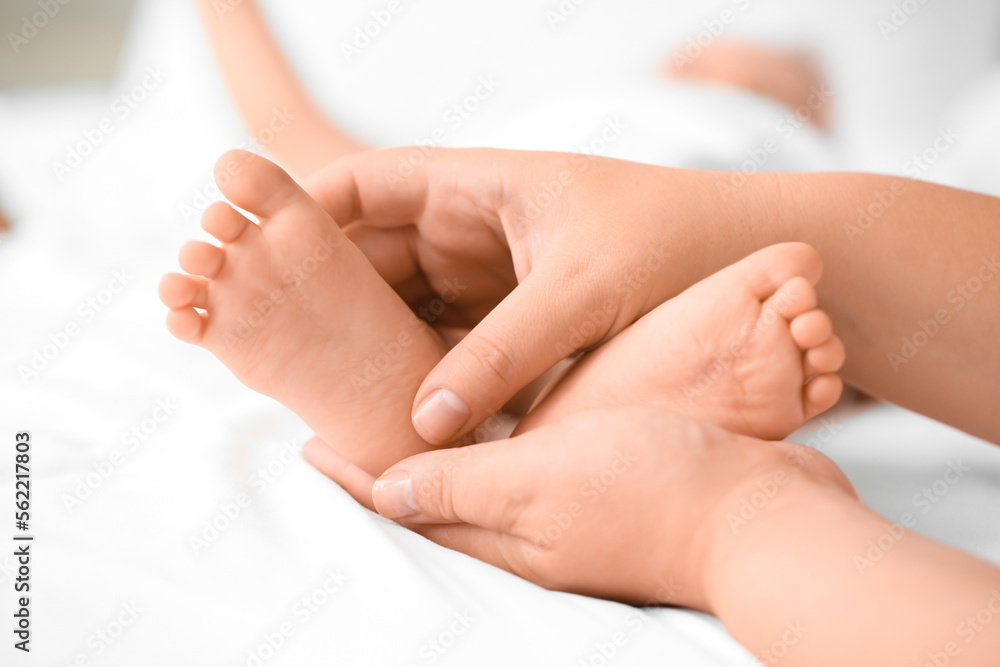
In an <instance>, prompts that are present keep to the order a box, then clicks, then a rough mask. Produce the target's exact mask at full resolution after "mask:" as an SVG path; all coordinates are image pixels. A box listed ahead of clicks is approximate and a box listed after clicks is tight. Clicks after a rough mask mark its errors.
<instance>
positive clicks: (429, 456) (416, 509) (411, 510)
mask: <svg viewBox="0 0 1000 667" xmlns="http://www.w3.org/2000/svg"><path fill="white" fill-rule="evenodd" d="M550 431H551V429H550V428H548V427H543V428H540V429H537V430H535V431H532V432H531V433H528V434H525V435H524V436H519V437H517V438H512V439H510V440H505V441H500V442H491V443H484V444H481V445H469V446H468V447H459V448H455V449H442V450H439V451H434V452H424V453H422V454H417V455H415V456H411V457H410V458H408V459H404V460H403V461H400V462H399V463H397V464H396V465H394V466H393V467H392V468H390V469H389V470H387V471H386V472H385V473H383V474H382V476H381V477H379V478H378V479H377V480H376V481H375V484H374V486H373V487H372V499H373V501H374V503H375V509H376V510H377V511H378V513H379V514H381V515H382V516H384V517H386V518H388V519H395V520H401V521H403V522H405V523H416V524H441V523H467V524H472V525H474V526H480V527H482V528H486V529H488V530H491V531H496V532H500V533H509V532H510V530H511V528H512V527H513V525H514V524H515V523H516V521H517V518H518V516H517V510H518V508H524V507H527V506H528V505H529V504H530V501H531V499H532V498H533V496H534V494H535V493H536V490H537V489H538V488H539V485H538V484H537V481H536V480H535V479H534V471H535V470H545V467H544V466H541V465H534V464H535V463H536V459H538V458H539V457H540V456H541V455H542V450H544V447H539V446H538V444H539V442H538V439H539V438H540V437H541V438H545V437H547V438H548V439H550V440H551V439H553V437H556V436H554V435H553V434H552V433H551V432H550ZM529 441H530V442H529ZM538 463H540V461H539V462H538Z"/></svg>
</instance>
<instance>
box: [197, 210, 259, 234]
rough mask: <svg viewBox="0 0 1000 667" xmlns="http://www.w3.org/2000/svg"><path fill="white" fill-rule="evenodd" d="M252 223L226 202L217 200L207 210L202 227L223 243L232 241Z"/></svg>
mask: <svg viewBox="0 0 1000 667" xmlns="http://www.w3.org/2000/svg"><path fill="white" fill-rule="evenodd" d="M250 224H252V223H251V222H250V221H249V220H247V219H246V217H245V216H243V215H242V214H240V213H239V212H238V211H236V210H235V209H234V208H233V207H232V206H230V205H229V204H227V203H225V202H216V203H214V204H212V205H211V206H209V207H208V209H206V210H205V214H204V215H203V216H202V217H201V228H202V229H204V230H205V231H206V232H208V233H209V234H211V235H212V236H214V237H215V238H217V239H219V240H220V241H222V242H223V243H232V242H233V241H235V240H236V239H238V238H239V237H240V235H241V234H242V233H243V232H244V230H246V228H247V225H250Z"/></svg>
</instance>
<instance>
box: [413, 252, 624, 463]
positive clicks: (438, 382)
mask: <svg viewBox="0 0 1000 667" xmlns="http://www.w3.org/2000/svg"><path fill="white" fill-rule="evenodd" d="M583 282H584V283H585V284H586V283H588V282H591V281H590V280H589V279H587V280H583ZM566 284H567V281H566V279H565V277H563V276H562V275H557V274H555V273H554V272H552V271H546V272H543V271H541V270H538V269H536V270H535V271H533V272H532V273H531V274H529V275H528V277H527V278H525V279H524V281H523V282H522V283H521V284H520V285H518V286H517V287H516V288H514V290H513V291H512V292H511V293H510V294H509V295H507V297H506V298H505V299H504V300H503V301H501V302H500V304H499V305H497V307H496V308H494V309H493V311H492V312H490V313H489V314H488V315H487V316H486V317H485V318H483V320H482V321H481V322H480V323H479V324H478V325H477V326H476V327H475V328H474V329H473V330H472V331H470V332H469V334H468V335H467V336H466V337H465V338H464V339H463V340H462V341H461V342H459V343H458V344H457V345H456V346H455V347H454V348H453V349H452V350H451V351H450V352H448V354H446V355H445V357H444V358H443V359H442V360H441V361H440V362H439V363H438V365H437V366H436V367H435V368H434V369H433V370H432V371H431V372H430V373H429V374H428V375H427V377H426V378H425V379H424V381H423V383H422V384H421V386H420V389H419V391H417V394H416V398H415V400H414V406H415V407H414V410H413V426H414V428H415V429H416V431H417V433H419V434H420V437H422V438H423V439H424V440H426V441H427V442H429V443H431V444H436V445H445V444H449V443H451V442H454V441H455V440H457V439H458V438H460V437H461V436H463V435H465V434H466V433H468V432H469V431H470V430H472V429H473V428H475V427H476V426H477V425H479V424H480V423H482V422H483V420H485V419H486V418H487V417H489V416H490V415H492V414H493V413H495V412H496V411H497V410H498V409H500V407H501V406H503V405H504V404H505V403H507V401H509V400H510V399H511V398H512V397H513V396H514V395H515V394H516V393H517V392H518V391H520V390H521V389H522V388H524V387H525V386H527V385H528V384H529V383H530V382H531V381H533V380H535V379H536V378H538V377H539V376H541V375H542V374H543V373H545V372H546V371H548V370H549V369H550V368H552V367H553V366H555V365H556V364H557V363H558V362H559V361H561V360H563V359H565V358H566V357H568V356H570V355H572V354H574V353H575V352H577V351H578V350H580V349H582V348H586V347H590V346H591V345H593V344H595V343H597V342H599V341H600V340H602V339H603V338H604V337H605V336H606V335H607V334H608V333H609V332H610V331H611V328H612V326H613V324H614V322H615V321H616V319H617V316H618V308H619V306H618V302H616V301H611V300H610V299H602V297H600V296H598V295H596V294H594V295H593V296H591V295H589V294H587V295H584V296H580V295H579V292H577V293H576V294H571V293H569V294H568V293H566V292H565V291H563V290H561V289H559V287H560V286H563V285H566ZM599 302H600V303H599Z"/></svg>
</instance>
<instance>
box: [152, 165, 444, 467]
mask: <svg viewBox="0 0 1000 667" xmlns="http://www.w3.org/2000/svg"><path fill="white" fill-rule="evenodd" d="M216 178H217V180H218V182H219V188H220V189H221V190H222V193H223V194H224V195H225V196H226V197H227V198H228V199H229V201H231V202H233V204H235V205H236V206H239V207H240V208H242V209H244V210H246V211H249V212H250V213H252V214H254V215H255V216H256V217H257V219H258V220H259V221H260V224H255V223H253V222H251V221H250V220H248V219H247V218H246V217H244V216H243V215H241V214H239V213H237V212H236V211H235V210H234V209H233V208H231V207H230V206H228V205H227V204H224V203H219V204H215V205H213V206H212V207H210V208H209V209H208V210H207V211H206V212H205V215H204V217H203V218H202V227H203V228H204V229H205V230H206V231H207V232H208V233H210V234H211V235H212V236H214V237H215V238H216V239H218V240H219V241H220V242H222V247H221V248H220V247H217V246H214V245H212V244H209V243H204V242H200V241H192V242H189V243H187V244H186V245H185V246H184V247H183V248H182V249H181V252H180V265H181V268H182V269H184V270H185V271H187V272H188V273H189V274H191V275H181V274H176V273H172V274H168V275H166V276H164V277H163V280H162V282H161V283H160V298H161V300H162V301H163V303H164V304H166V305H167V306H168V307H169V308H171V311H170V313H168V315H167V328H168V329H169V330H170V332H171V333H172V334H173V335H174V336H176V337H177V338H179V339H181V340H183V341H186V342H188V343H193V344H195V345H200V346H201V347H204V348H206V349H207V350H209V351H210V352H212V354H214V355H215V356H216V357H218V359H219V361H221V362H222V363H223V364H225V365H226V367H228V368H229V369H230V370H231V371H232V372H233V374H234V375H236V377H237V378H239V379H240V381H242V382H243V383H244V384H246V385H247V386H248V387H250V388H251V389H254V390H256V391H259V392H261V393H263V394H266V395H268V396H270V397H272V398H274V399H276V400H278V401H279V402H281V403H282V404H284V405H285V406H286V407H287V408H289V409H290V410H292V411H293V412H295V413H296V414H297V415H299V417H301V418H302V419H303V420H304V421H305V422H306V423H307V424H308V425H309V426H310V427H311V428H312V429H313V430H315V432H316V434H317V435H318V436H320V437H321V438H322V439H323V440H324V441H325V442H326V443H327V444H328V445H330V446H331V447H333V448H334V449H335V450H336V451H337V452H339V453H341V454H343V455H344V456H346V457H348V458H349V459H350V460H351V461H353V462H354V463H355V464H357V465H358V466H359V467H361V468H362V469H364V470H366V471H368V472H370V473H372V474H375V475H378V474H380V473H381V472H382V471H383V470H385V469H386V468H388V467H389V466H390V465H392V464H393V463H396V462H397V461H399V460H400V459H402V458H404V457H406V456H409V455H411V454H415V453H417V452H421V451H425V450H427V449H430V447H429V446H428V445H427V444H426V443H425V442H424V441H423V440H422V439H421V438H420V437H419V436H418V435H417V434H416V432H415V431H414V430H413V426H412V425H411V423H410V406H411V405H412V403H413V398H414V396H415V395H416V391H417V388H418V387H419V385H420V382H421V381H422V380H423V378H424V377H425V376H426V375H427V373H428V372H429V371H430V370H431V368H433V367H434V365H435V364H436V363H437V362H438V361H439V360H440V359H441V357H442V356H443V355H444V347H443V345H442V343H441V341H440V339H439V338H438V337H437V335H436V334H434V333H433V332H432V331H431V329H430V328H429V327H428V326H427V325H426V324H425V323H423V322H422V321H421V320H419V319H418V318H417V317H416V316H415V315H414V314H413V313H412V312H411V311H410V309H409V308H408V307H407V306H406V304H405V303H404V302H403V301H402V300H401V299H400V298H399V297H398V296H396V293H395V292H394V291H393V290H392V289H391V288H390V287H389V286H388V285H387V284H386V283H385V282H384V281H383V280H382V278H381V277H380V276H379V275H378V274H377V273H376V272H375V269H373V268H372V266H371V264H369V263H368V260H367V259H365V257H364V255H363V254H362V253H361V251H360V250H358V249H357V248H356V247H355V246H354V245H353V244H352V243H351V242H350V241H348V240H347V238H346V237H345V236H344V234H343V232H342V231H341V230H340V228H339V227H338V226H337V224H336V223H335V222H334V221H333V220H332V219H331V218H330V217H329V216H328V215H327V214H326V212H325V211H324V210H323V209H322V208H320V206H319V204H317V203H316V202H315V201H313V200H312V199H311V198H310V197H309V195H307V194H306V193H305V192H304V191H303V190H302V189H301V188H300V187H299V186H298V185H296V183H295V182H294V181H293V180H292V179H291V178H290V177H289V176H288V175H287V174H286V173H285V172H284V171H282V170H281V169H280V168H279V167H277V166H276V165H274V164H272V163H271V162H268V161H267V160H265V159H264V158H261V157H259V156H256V155H254V154H252V153H247V152H244V151H233V152H231V153H227V154H226V155H224V156H223V157H222V158H221V159H220V160H219V163H218V164H217V165H216Z"/></svg>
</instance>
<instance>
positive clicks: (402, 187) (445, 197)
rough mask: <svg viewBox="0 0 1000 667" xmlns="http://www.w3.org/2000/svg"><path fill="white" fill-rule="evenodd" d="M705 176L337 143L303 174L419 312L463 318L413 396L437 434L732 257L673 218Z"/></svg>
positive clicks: (711, 194)
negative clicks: (333, 152)
mask: <svg viewBox="0 0 1000 667" xmlns="http://www.w3.org/2000/svg"><path fill="white" fill-rule="evenodd" d="M717 178H718V176H717V175H716V174H714V173H713V172H683V171H676V170H668V169H664V168H660V167H653V166H649V165H641V164H636V163H630V162H623V161H619V160H611V159H606V158H596V157H592V156H585V155H570V154H559V153H528V152H520V151H500V150H486V149H481V150H480V149H475V150H446V149H433V150H431V149H427V148H402V149H391V150H381V151H371V152H368V153H361V154H356V155H351V156H347V157H345V158H343V159H341V160H338V161H337V162H335V163H333V164H332V165H330V166H329V167H327V168H326V169H325V170H324V171H322V172H320V173H319V174H317V175H316V176H314V177H313V178H312V179H311V180H310V181H309V183H308V184H307V189H308V190H309V191H310V193H311V194H312V195H313V196H314V197H315V198H316V199H317V200H318V201H319V202H320V203H321V204H322V205H323V206H324V208H326V210H327V211H328V212H329V213H330V214H331V216H332V217H333V218H334V219H335V220H337V221H338V222H339V223H340V224H341V225H342V226H344V227H345V228H346V229H347V230H348V234H349V236H350V237H351V238H352V239H353V240H354V241H355V242H356V243H357V244H358V245H359V247H360V248H361V249H362V250H363V251H364V252H365V254H366V255H367V256H368V258H369V259H370V260H371V262H372V264H373V265H374V266H375V268H376V269H377V270H378V271H379V273H380V274H381V275H382V277H383V278H385V279H386V280H387V281H388V282H389V283H390V284H391V285H393V287H394V288H395V289H396V291H397V293H398V294H399V295H400V296H402V297H403V298H404V299H405V300H406V301H407V303H409V304H410V305H411V307H412V308H413V309H414V310H415V311H416V312H417V313H418V314H420V315H421V316H422V317H423V318H424V319H425V320H427V321H429V322H430V323H431V324H433V325H435V326H437V327H439V328H451V327H457V328H459V329H462V328H464V329H471V333H469V335H468V336H466V337H465V338H464V339H462V340H461V341H460V342H458V343H457V344H456V345H455V347H454V348H453V349H452V350H451V352H450V353H449V354H448V355H447V356H446V357H445V358H444V359H443V360H442V361H441V362H440V364H438V366H437V367H436V368H435V369H434V370H433V371H431V373H430V374H429V375H428V376H427V378H426V379H425V380H424V382H423V384H422V385H421V387H420V389H419V390H418V392H417V394H416V397H415V400H414V405H413V417H414V426H415V427H416V429H417V431H418V433H420V435H421V436H422V437H423V438H425V439H426V440H427V441H428V442H431V443H434V444H447V443H451V442H453V441H455V440H456V439H457V438H458V437H460V436H462V435H464V434H466V433H467V432H469V431H470V430H471V429H472V428H474V427H475V426H476V425H478V424H479V423H481V422H482V421H483V420H484V419H485V418H486V417H488V416H489V415H490V414H492V413H493V412H495V411H496V410H497V409H499V408H500V407H501V406H503V405H504V404H505V403H506V402H507V401H508V400H509V399H510V398H511V397H512V396H514V395H515V393H516V392H517V391H518V390H520V389H521V388H522V387H524V386H525V385H527V384H528V383H530V382H531V381H532V380H534V379H535V378H537V377H539V376H540V375H542V374H543V373H544V372H545V371H546V370H548V369H550V368H551V367H552V366H553V365H555V364H556V363H557V362H558V361H560V360H561V359H563V358H565V357H567V356H570V355H572V354H573V353H574V352H576V351H578V350H582V349H587V348H590V347H593V346H595V345H597V344H599V343H600V342H602V341H604V340H607V339H608V338H610V337H612V336H613V335H615V334H616V333H617V332H619V331H620V330H622V329H623V328H624V327H626V326H627V325H629V324H630V323H631V322H633V321H634V320H635V319H637V318H638V317H640V316H641V315H643V314H644V313H646V312H648V311H649V310H651V309H652V308H654V307H655V306H656V305H658V304H659V303H662V302H663V301H665V300H666V299H667V298H669V297H671V296H673V295H675V294H676V293H678V292H679V291H681V290H682V289H683V288H685V287H687V286H688V285H690V284H691V283H693V282H694V281H695V280H697V279H699V278H701V277H703V276H704V275H707V274H709V273H711V272H712V271H714V270H715V269H717V268H719V267H720V266H723V265H725V264H727V263H729V261H732V260H733V259H735V258H734V257H729V256H725V257H721V256H720V257H713V252H712V250H711V244H708V247H706V248H698V250H699V252H694V250H695V248H694V246H698V245H700V244H701V242H702V240H703V239H702V238H698V237H693V236H692V235H691V234H689V233H687V231H685V232H684V233H681V231H679V229H680V228H681V227H682V226H685V227H690V224H689V223H690V221H692V220H695V219H699V220H713V219H715V218H717V217H719V216H714V217H713V210H712V207H711V205H710V202H712V201H714V200H715V199H717V198H718V192H717V182H716V181H717ZM678 193H683V195H684V197H683V199H684V201H685V202H688V204H686V205H685V206H684V207H679V206H677V205H676V202H677V201H678V200H679V198H678V197H677V194H678ZM672 201H673V202H674V204H672V203H671V202H672ZM691 201H695V202H707V203H703V204H699V205H697V206H696V207H695V209H697V210H693V209H692V205H691V204H690V202H691ZM699 207H700V208H699ZM682 209H683V210H682ZM680 221H684V224H683V225H682V224H681V222H680ZM680 266H683V269H680V268H679V267H680Z"/></svg>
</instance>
